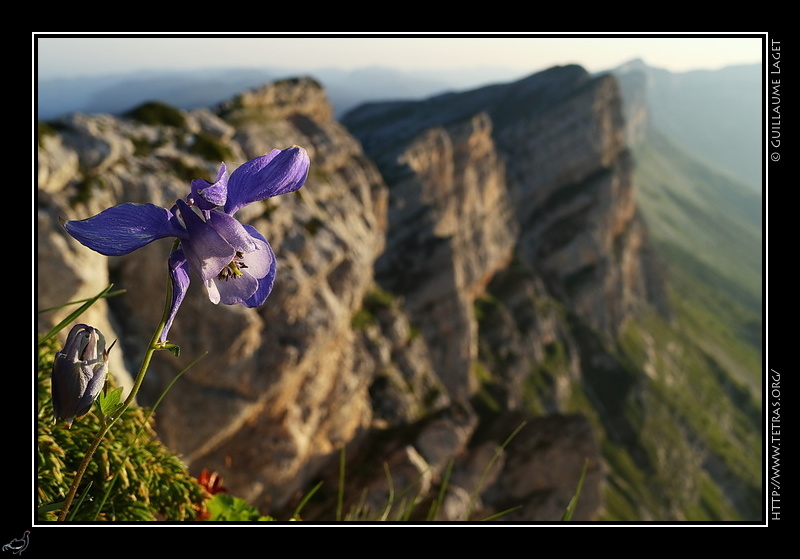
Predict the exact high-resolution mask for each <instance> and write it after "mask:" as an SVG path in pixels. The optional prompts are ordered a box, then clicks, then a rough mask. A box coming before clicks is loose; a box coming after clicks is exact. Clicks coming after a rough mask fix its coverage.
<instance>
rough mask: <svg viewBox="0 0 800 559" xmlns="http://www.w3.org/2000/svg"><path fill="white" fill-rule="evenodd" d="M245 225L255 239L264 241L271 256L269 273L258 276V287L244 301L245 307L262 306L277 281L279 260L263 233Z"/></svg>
mask: <svg viewBox="0 0 800 559" xmlns="http://www.w3.org/2000/svg"><path fill="white" fill-rule="evenodd" d="M244 227H245V229H247V230H248V231H249V232H250V234H251V235H252V236H253V237H254V238H255V239H258V240H259V241H261V242H263V243H264V246H263V249H264V250H266V251H267V252H268V254H269V257H270V262H269V270H268V271H267V274H266V275H265V276H263V277H260V278H258V289H257V290H256V292H255V293H253V295H252V296H251V297H250V298H249V299H247V300H246V301H244V302H242V305H244V306H245V307H250V308H253V307H260V306H261V305H263V304H264V302H265V301H266V300H267V297H269V295H270V293H272V286H273V285H274V283H275V274H276V272H277V270H278V265H277V260H276V259H275V253H274V252H273V251H272V247H271V246H270V245H269V243H268V242H267V240H266V239H265V238H264V237H263V236H262V235H261V233H259V232H258V231H257V230H256V229H255V227H253V226H251V225H245V226H244Z"/></svg>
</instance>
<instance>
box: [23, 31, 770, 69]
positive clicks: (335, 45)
mask: <svg viewBox="0 0 800 559" xmlns="http://www.w3.org/2000/svg"><path fill="white" fill-rule="evenodd" d="M41 35H45V34H44V33H42V34H38V33H34V34H33V43H34V60H33V63H34V65H35V67H36V70H37V72H38V77H39V79H47V78H52V77H77V76H89V75H100V74H112V73H123V72H128V71H135V70H156V69H176V68H177V69H180V68H183V69H196V68H203V67H213V68H219V67H232V68H233V67H261V68H267V67H270V68H274V67H286V68H289V69H315V68H322V67H338V68H342V69H353V68H359V67H364V66H375V65H380V66H389V67H393V68H398V69H446V68H454V67H464V68H468V67H478V66H498V67H508V68H511V69H519V70H520V71H521V72H529V71H530V72H535V71H539V70H542V69H545V68H547V67H550V66H553V65H556V64H566V63H578V64H581V65H582V66H584V67H585V68H586V69H587V70H589V71H590V72H595V71H601V70H608V69H611V68H613V67H615V66H617V65H619V64H621V63H623V62H627V61H628V60H631V59H633V58H642V59H643V60H644V61H645V62H646V63H647V64H648V65H650V66H654V67H657V68H663V69H666V70H671V71H674V72H681V71H687V70H695V69H707V70H714V69H718V68H721V67H723V66H728V65H733V64H749V63H758V62H761V57H762V37H763V36H764V33H763V32H753V33H752V34H748V35H752V36H751V37H743V36H741V35H742V34H739V35H740V36H739V37H734V38H728V37H723V36H720V35H715V36H708V35H706V36H702V37H700V36H688V37H687V36H674V35H659V36H656V37H646V36H642V35H630V36H627V37H619V36H616V37H611V36H603V35H597V36H594V37H591V38H580V37H568V36H559V37H533V36H527V37H524V36H516V37H514V38H500V37H492V36H488V35H484V36H472V37H467V38H464V37H454V36H448V37H422V36H415V37H412V38H398V37H387V36H383V37H372V38H369V37H342V36H338V37H327V38H312V37H298V36H293V37H280V38H274V37H273V38H268V37H264V36H246V37H240V38H237V37H230V36H225V35H219V36H205V37H200V38H193V37H189V36H177V37H163V36H161V37H159V36H154V35H149V36H128V37H111V36H102V35H94V36H86V37H80V36H74V35H73V36H66V35H65V36H61V37H45V36H41ZM756 35H758V36H756Z"/></svg>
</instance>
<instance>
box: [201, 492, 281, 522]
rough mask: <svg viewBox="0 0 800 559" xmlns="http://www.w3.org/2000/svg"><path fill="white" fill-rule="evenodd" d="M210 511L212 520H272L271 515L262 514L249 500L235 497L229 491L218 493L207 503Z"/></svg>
mask: <svg viewBox="0 0 800 559" xmlns="http://www.w3.org/2000/svg"><path fill="white" fill-rule="evenodd" d="M207 507H208V512H209V514H211V518H210V520H225V521H251V520H262V521H263V520H272V518H271V517H269V516H262V515H261V513H260V512H258V509H256V508H255V507H253V506H250V505H249V504H247V501H245V500H244V499H240V498H239V497H233V496H231V495H228V494H227V493H217V494H216V495H214V496H213V497H212V498H211V499H209V500H208V503H207Z"/></svg>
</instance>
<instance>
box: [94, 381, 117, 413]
mask: <svg viewBox="0 0 800 559" xmlns="http://www.w3.org/2000/svg"><path fill="white" fill-rule="evenodd" d="M121 400H122V387H121V386H119V387H117V388H115V389H114V390H112V391H111V392H109V393H108V394H105V393H102V392H101V393H100V397H99V398H98V399H97V403H98V404H100V410H101V411H102V412H103V413H104V414H105V415H111V414H113V413H114V412H116V411H117V410H118V409H119V408H120V407H121V406H122V403H121Z"/></svg>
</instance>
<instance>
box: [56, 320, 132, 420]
mask: <svg viewBox="0 0 800 559" xmlns="http://www.w3.org/2000/svg"><path fill="white" fill-rule="evenodd" d="M115 343H116V340H115V341H114V342H113V343H112V344H111V346H109V348H108V349H106V339H105V337H103V334H102V333H100V330H98V329H97V328H92V327H91V326H87V325H86V324H76V325H75V326H73V327H72V330H70V332H69V335H68V336H67V342H66V344H64V349H62V350H61V351H59V352H58V353H56V357H55V361H54V362H53V374H52V378H51V391H52V393H53V420H54V421H53V422H54V423H55V422H57V421H59V420H64V421H66V422H67V425H68V426H70V427H72V422H73V421H74V420H75V418H76V417H80V416H82V415H84V414H85V413H86V412H88V411H89V409H90V408H91V407H92V404H94V401H95V400H96V399H97V397H98V396H99V395H100V390H102V388H103V384H104V383H105V380H106V373H107V372H108V353H109V352H110V351H111V348H112V347H114V344H115Z"/></svg>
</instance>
